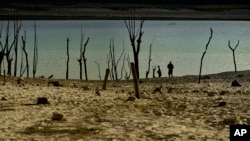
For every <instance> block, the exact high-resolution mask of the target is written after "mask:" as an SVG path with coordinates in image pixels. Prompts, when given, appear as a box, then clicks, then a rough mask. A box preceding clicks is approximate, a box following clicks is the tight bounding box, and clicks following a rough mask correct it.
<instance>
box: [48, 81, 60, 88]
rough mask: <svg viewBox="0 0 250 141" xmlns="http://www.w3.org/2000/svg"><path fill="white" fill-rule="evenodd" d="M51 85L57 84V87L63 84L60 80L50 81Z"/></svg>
mask: <svg viewBox="0 0 250 141" xmlns="http://www.w3.org/2000/svg"><path fill="white" fill-rule="evenodd" d="M48 84H49V85H52V86H55V87H60V86H62V85H61V84H60V82H59V81H49V82H48Z"/></svg>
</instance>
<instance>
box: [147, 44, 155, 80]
mask: <svg viewBox="0 0 250 141" xmlns="http://www.w3.org/2000/svg"><path fill="white" fill-rule="evenodd" d="M153 42H154V40H153V41H152V43H150V46H149V57H148V70H147V71H146V79H148V74H149V72H150V62H151V61H152V59H151V52H152V46H153Z"/></svg>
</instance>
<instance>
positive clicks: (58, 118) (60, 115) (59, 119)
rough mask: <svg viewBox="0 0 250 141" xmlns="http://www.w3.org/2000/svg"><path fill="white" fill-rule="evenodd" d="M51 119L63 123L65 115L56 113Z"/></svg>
mask: <svg viewBox="0 0 250 141" xmlns="http://www.w3.org/2000/svg"><path fill="white" fill-rule="evenodd" d="M51 119H52V120H58V121H61V120H62V119H63V114H60V113H56V112H54V113H53V115H52V117H51Z"/></svg>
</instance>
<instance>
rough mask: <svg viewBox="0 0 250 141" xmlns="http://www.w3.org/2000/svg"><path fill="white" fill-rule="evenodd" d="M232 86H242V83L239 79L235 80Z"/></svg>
mask: <svg viewBox="0 0 250 141" xmlns="http://www.w3.org/2000/svg"><path fill="white" fill-rule="evenodd" d="M231 86H232V87H240V86H241V84H240V83H239V82H238V81H237V80H234V81H233V82H232V84H231Z"/></svg>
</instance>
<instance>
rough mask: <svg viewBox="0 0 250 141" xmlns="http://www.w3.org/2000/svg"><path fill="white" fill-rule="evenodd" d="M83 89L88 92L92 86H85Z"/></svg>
mask: <svg viewBox="0 0 250 141" xmlns="http://www.w3.org/2000/svg"><path fill="white" fill-rule="evenodd" d="M82 88H83V90H86V91H87V90H90V86H89V85H86V86H83V87H82Z"/></svg>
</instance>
